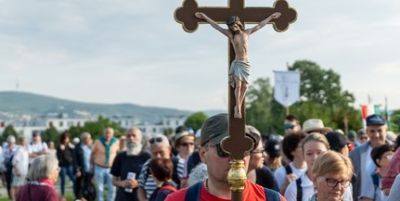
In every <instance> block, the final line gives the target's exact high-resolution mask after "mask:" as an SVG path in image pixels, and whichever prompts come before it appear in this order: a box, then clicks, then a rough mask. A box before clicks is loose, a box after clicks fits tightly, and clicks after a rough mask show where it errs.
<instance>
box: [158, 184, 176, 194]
mask: <svg viewBox="0 0 400 201" xmlns="http://www.w3.org/2000/svg"><path fill="white" fill-rule="evenodd" d="M161 190H167V191H171V192H175V191H176V188H175V186H172V185H165V186H163V187H161Z"/></svg>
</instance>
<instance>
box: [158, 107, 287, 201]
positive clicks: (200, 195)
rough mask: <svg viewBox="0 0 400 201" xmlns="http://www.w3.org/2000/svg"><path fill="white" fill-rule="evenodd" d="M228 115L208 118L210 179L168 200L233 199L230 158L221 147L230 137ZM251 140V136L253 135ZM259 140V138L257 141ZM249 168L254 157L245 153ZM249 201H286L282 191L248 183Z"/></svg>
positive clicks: (203, 151)
mask: <svg viewBox="0 0 400 201" xmlns="http://www.w3.org/2000/svg"><path fill="white" fill-rule="evenodd" d="M228 135H229V134H228V115H227V114H223V113H222V114H218V115H215V116H212V117H210V118H208V119H207V120H206V121H205V122H204V124H203V127H202V128H201V137H200V141H201V148H200V150H199V154H200V157H201V159H202V161H203V162H204V163H205V164H206V165H207V173H208V179H206V180H205V181H200V182H198V183H196V184H194V185H192V186H191V187H189V188H184V189H181V190H179V191H177V192H175V193H172V194H170V195H168V197H167V199H166V201H225V200H231V198H232V197H231V191H230V187H229V184H228V180H227V175H228V171H229V163H230V162H231V160H232V159H231V158H230V155H229V154H228V153H226V152H225V151H224V150H223V149H222V148H221V142H222V140H223V139H224V138H225V137H228ZM249 137H250V138H251V136H249ZM254 140H255V141H256V139H254ZM243 160H244V164H245V169H247V168H248V165H249V160H250V155H249V154H245V156H244V158H243ZM243 200H246V201H264V200H268V201H285V200H286V199H285V198H284V197H282V196H281V195H280V194H279V193H278V192H276V191H273V190H270V189H266V188H263V187H262V186H260V185H257V184H255V183H253V182H251V181H250V180H246V182H245V187H244V190H243Z"/></svg>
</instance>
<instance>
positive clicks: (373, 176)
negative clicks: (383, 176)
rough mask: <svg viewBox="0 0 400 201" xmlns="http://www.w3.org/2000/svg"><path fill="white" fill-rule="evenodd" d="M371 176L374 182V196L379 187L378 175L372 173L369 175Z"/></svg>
mask: <svg viewBox="0 0 400 201" xmlns="http://www.w3.org/2000/svg"><path fill="white" fill-rule="evenodd" d="M371 177H372V183H373V184H374V197H375V198H376V197H377V195H376V190H377V189H378V188H379V180H380V179H379V175H378V173H374V174H372V175H371Z"/></svg>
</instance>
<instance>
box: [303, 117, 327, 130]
mask: <svg viewBox="0 0 400 201" xmlns="http://www.w3.org/2000/svg"><path fill="white" fill-rule="evenodd" d="M310 131H320V132H321V133H326V132H328V131H330V129H329V128H325V126H324V122H322V120H321V119H308V120H306V121H305V122H304V123H303V132H305V133H309V132H310Z"/></svg>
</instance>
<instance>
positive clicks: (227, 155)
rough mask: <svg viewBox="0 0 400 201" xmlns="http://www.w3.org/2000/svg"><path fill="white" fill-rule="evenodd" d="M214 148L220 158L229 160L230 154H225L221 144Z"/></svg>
mask: <svg viewBox="0 0 400 201" xmlns="http://www.w3.org/2000/svg"><path fill="white" fill-rule="evenodd" d="M212 146H213V147H215V148H216V150H217V155H218V157H220V158H228V157H229V156H230V154H229V153H228V152H225V151H224V150H223V149H222V147H221V144H216V145H212Z"/></svg>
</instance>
